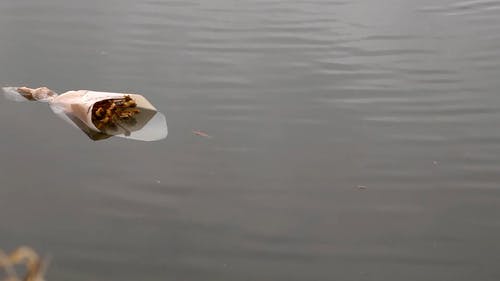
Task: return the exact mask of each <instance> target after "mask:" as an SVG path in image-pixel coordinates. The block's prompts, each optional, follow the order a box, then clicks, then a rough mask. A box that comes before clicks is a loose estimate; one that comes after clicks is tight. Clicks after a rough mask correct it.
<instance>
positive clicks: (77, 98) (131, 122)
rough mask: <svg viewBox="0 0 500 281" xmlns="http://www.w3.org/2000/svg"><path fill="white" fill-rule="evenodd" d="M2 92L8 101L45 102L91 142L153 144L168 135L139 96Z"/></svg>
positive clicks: (18, 89)
mask: <svg viewBox="0 0 500 281" xmlns="http://www.w3.org/2000/svg"><path fill="white" fill-rule="evenodd" d="M3 91H4V93H5V96H6V97H7V98H8V99H11V100H15V101H28V100H29V101H40V102H47V103H48V104H49V106H50V108H51V109H52V111H54V113H56V114H57V115H58V116H60V117H61V118H62V119H64V120H66V121H68V122H69V123H70V124H73V125H75V126H76V127H78V128H80V129H81V130H82V131H83V132H84V133H86V134H87V136H89V137H90V138H91V139H93V140H100V139H106V138H109V137H111V136H118V137H125V138H130V139H136V140H143V141H155V140H160V139H164V138H165V137H166V136H167V134H168V129H167V123H166V119H165V115H163V114H162V113H160V112H158V111H157V110H156V108H155V107H154V106H153V105H152V104H151V103H150V102H149V101H148V100H147V99H146V98H145V97H143V96H142V95H138V94H123V93H108V92H96V91H89V90H78V91H68V92H66V93H63V94H60V95H58V94H56V93H55V92H54V91H52V90H50V89H48V88H46V87H41V88H37V89H31V88H27V87H4V88H3Z"/></svg>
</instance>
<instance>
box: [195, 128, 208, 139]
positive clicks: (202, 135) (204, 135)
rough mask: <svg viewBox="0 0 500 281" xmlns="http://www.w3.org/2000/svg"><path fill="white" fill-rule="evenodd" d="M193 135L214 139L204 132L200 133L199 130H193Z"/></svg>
mask: <svg viewBox="0 0 500 281" xmlns="http://www.w3.org/2000/svg"><path fill="white" fill-rule="evenodd" d="M193 134H195V135H197V136H200V137H204V138H211V137H212V136H210V135H209V134H207V133H205V132H202V131H198V130H193Z"/></svg>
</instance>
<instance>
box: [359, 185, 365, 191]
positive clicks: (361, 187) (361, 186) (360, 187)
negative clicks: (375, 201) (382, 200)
mask: <svg viewBox="0 0 500 281" xmlns="http://www.w3.org/2000/svg"><path fill="white" fill-rule="evenodd" d="M358 189H359V190H365V189H366V186H364V185H358Z"/></svg>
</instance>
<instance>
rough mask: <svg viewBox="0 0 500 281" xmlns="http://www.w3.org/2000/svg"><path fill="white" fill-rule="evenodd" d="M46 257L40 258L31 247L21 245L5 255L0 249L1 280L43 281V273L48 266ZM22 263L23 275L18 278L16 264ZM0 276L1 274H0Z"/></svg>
mask: <svg viewBox="0 0 500 281" xmlns="http://www.w3.org/2000/svg"><path fill="white" fill-rule="evenodd" d="M48 263H49V262H48V259H47V258H44V259H42V258H40V256H38V254H37V253H36V252H35V251H34V250H33V249H31V248H29V247H26V246H23V247H19V248H17V249H16V250H14V251H13V252H12V253H10V254H9V255H6V254H5V253H4V252H3V251H2V250H0V269H3V271H4V275H5V279H1V280H3V281H44V277H43V275H44V274H45V271H46V270H47V266H48ZM18 265H24V266H25V269H24V272H23V273H24V276H23V277H22V278H19V276H18V274H17V271H16V266H18ZM0 276H1V275H0Z"/></svg>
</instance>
